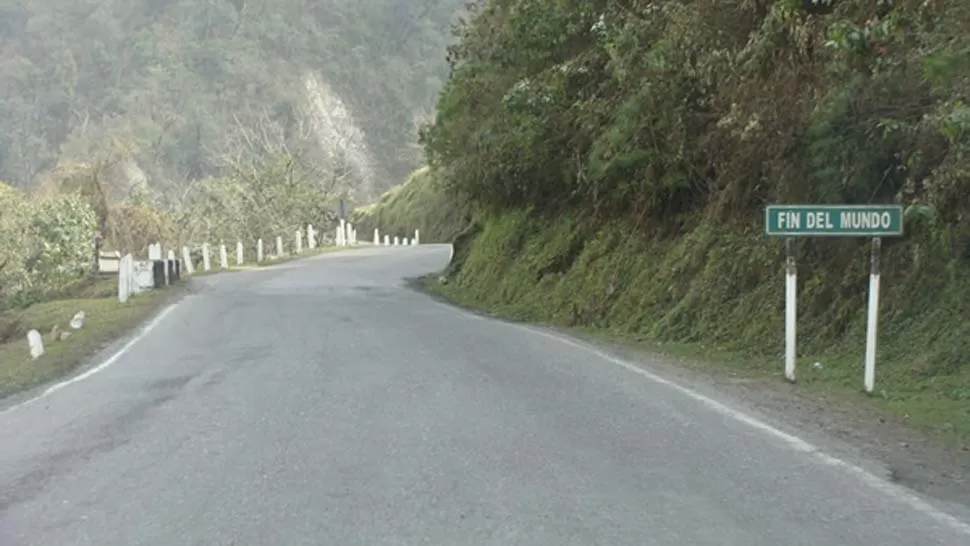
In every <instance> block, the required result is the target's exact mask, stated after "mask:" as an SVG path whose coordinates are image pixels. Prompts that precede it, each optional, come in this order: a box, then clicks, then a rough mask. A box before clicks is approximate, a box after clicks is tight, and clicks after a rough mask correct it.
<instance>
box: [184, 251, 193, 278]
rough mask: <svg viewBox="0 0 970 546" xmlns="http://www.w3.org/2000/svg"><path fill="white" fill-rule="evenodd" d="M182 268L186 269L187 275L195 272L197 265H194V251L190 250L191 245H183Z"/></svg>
mask: <svg viewBox="0 0 970 546" xmlns="http://www.w3.org/2000/svg"><path fill="white" fill-rule="evenodd" d="M182 269H183V270H185V274H186V275H191V274H192V273H195V266H194V265H192V253H191V252H189V247H187V246H183V247H182Z"/></svg>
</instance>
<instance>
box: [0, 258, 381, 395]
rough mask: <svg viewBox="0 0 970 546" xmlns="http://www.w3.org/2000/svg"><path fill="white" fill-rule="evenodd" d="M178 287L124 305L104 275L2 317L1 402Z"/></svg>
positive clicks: (122, 329)
mask: <svg viewBox="0 0 970 546" xmlns="http://www.w3.org/2000/svg"><path fill="white" fill-rule="evenodd" d="M356 248H365V247H336V246H327V247H318V248H316V249H313V250H305V251H304V252H303V253H302V254H299V255H288V256H282V257H280V258H275V259H270V260H265V261H263V262H262V263H260V264H259V265H244V266H242V267H232V268H230V269H228V270H221V269H219V268H214V269H212V270H210V271H208V272H202V271H198V270H197V271H196V273H195V274H193V275H190V276H185V277H183V281H188V280H189V279H192V278H193V277H200V276H208V275H215V274H218V273H220V272H223V271H242V270H246V269H259V268H263V267H268V266H272V265H278V264H282V263H286V262H290V261H294V260H298V259H304V258H311V257H313V256H320V255H323V254H330V253H334V252H341V251H346V250H353V249H356ZM180 286H184V285H176V286H172V287H169V288H165V289H161V290H152V291H149V292H143V293H141V294H138V295H136V296H134V297H132V298H131V299H130V300H129V301H128V302H127V303H125V304H122V303H119V302H118V299H117V293H118V292H117V291H118V279H117V277H104V278H98V279H94V280H85V281H82V282H79V283H77V284H76V285H72V286H69V287H67V288H65V289H64V290H61V291H59V292H58V293H56V294H51V295H50V297H49V299H48V301H43V302H40V303H35V304H33V305H31V306H30V307H27V308H26V309H15V310H8V311H4V312H2V313H0V398H3V397H6V396H9V395H11V394H15V393H17V392H20V391H23V390H25V389H30V388H32V387H36V386H38V385H42V384H44V383H46V382H48V381H51V380H53V379H56V378H58V377H61V376H64V375H66V374H68V373H70V372H71V371H73V370H74V369H76V368H77V366H78V365H80V364H81V363H83V362H84V360H85V359H86V358H88V357H90V356H92V355H94V354H95V353H96V352H97V351H98V350H100V349H101V348H103V347H104V346H105V345H106V344H108V343H110V342H111V341H113V340H114V339H116V338H118V337H119V336H122V335H124V334H125V333H127V332H128V331H129V330H131V328H133V327H134V326H136V325H138V324H139V323H141V322H142V321H144V320H145V319H146V318H148V317H149V316H150V315H151V314H152V313H153V312H154V311H156V310H157V309H158V308H159V307H160V306H161V305H162V304H163V303H165V302H166V301H168V300H169V298H170V297H172V296H173V295H174V294H175V293H177V291H178V290H179V289H180ZM81 310H83V311H84V312H85V322H84V327H83V328H82V329H81V330H71V329H70V326H69V322H70V320H71V318H72V317H73V316H74V315H75V313H77V312H78V311H81ZM55 325H57V326H58V327H59V329H60V331H62V332H64V331H67V332H70V333H71V335H70V337H68V338H67V339H66V340H63V341H55V340H53V339H52V338H51V329H52V328H53V327H54V326H55ZM32 329H35V330H37V331H38V332H40V333H41V335H43V336H44V348H45V354H44V355H43V356H41V357H40V358H39V359H37V360H33V359H31V357H30V350H29V347H28V345H27V337H26V336H27V332H28V331H29V330H32Z"/></svg>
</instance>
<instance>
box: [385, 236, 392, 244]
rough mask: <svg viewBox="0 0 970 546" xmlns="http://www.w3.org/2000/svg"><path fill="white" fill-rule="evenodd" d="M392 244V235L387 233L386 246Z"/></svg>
mask: <svg viewBox="0 0 970 546" xmlns="http://www.w3.org/2000/svg"><path fill="white" fill-rule="evenodd" d="M390 245H391V236H390V235H385V236H384V246H390Z"/></svg>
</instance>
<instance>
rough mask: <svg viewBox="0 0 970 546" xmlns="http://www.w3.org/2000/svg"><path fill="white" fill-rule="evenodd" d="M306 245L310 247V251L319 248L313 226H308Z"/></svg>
mask: <svg viewBox="0 0 970 546" xmlns="http://www.w3.org/2000/svg"><path fill="white" fill-rule="evenodd" d="M306 244H307V246H308V247H310V250H313V249H314V248H317V233H316V232H315V231H313V224H307V226H306Z"/></svg>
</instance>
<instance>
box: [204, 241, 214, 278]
mask: <svg viewBox="0 0 970 546" xmlns="http://www.w3.org/2000/svg"><path fill="white" fill-rule="evenodd" d="M210 269H212V263H211V262H210V261H209V243H202V271H208V270H210Z"/></svg>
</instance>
